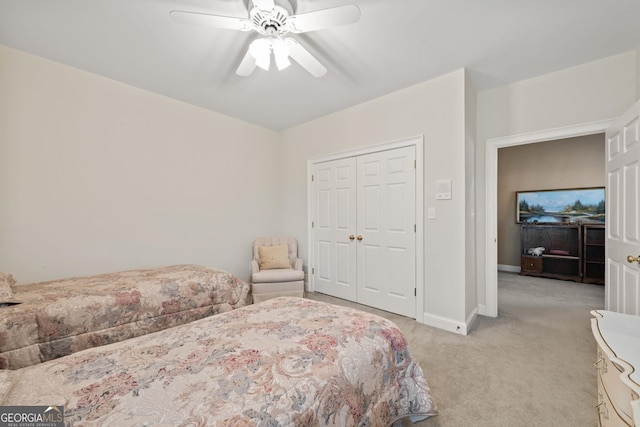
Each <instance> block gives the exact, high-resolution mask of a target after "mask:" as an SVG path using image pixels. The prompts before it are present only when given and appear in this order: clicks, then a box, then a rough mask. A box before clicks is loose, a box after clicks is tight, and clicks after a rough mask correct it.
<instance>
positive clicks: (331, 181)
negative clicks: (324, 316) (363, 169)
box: [311, 157, 357, 301]
mask: <svg viewBox="0 0 640 427" xmlns="http://www.w3.org/2000/svg"><path fill="white" fill-rule="evenodd" d="M312 174H313V182H312V183H311V194H312V200H311V209H312V218H313V224H312V228H313V231H314V238H313V245H314V247H313V257H314V260H313V261H314V262H313V268H314V272H313V274H314V287H315V290H316V291H318V292H321V293H325V294H327V295H333V296H336V297H338V298H344V299H347V300H350V301H355V300H356V274H357V272H356V243H355V232H356V159H355V158H353V157H351V158H346V159H340V160H334V161H330V162H324V163H318V164H315V165H314V166H313V168H312ZM350 237H352V238H351V239H350Z"/></svg>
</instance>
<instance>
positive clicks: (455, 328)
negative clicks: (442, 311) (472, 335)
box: [424, 313, 468, 335]
mask: <svg viewBox="0 0 640 427" xmlns="http://www.w3.org/2000/svg"><path fill="white" fill-rule="evenodd" d="M424 324H425V325H429V326H433V327H434V328H438V329H444V330H445V331H449V332H453V333H456V334H460V335H467V331H468V327H467V324H465V323H463V322H458V321H456V320H453V319H449V318H448V317H444V316H438V315H437V314H431V313H424Z"/></svg>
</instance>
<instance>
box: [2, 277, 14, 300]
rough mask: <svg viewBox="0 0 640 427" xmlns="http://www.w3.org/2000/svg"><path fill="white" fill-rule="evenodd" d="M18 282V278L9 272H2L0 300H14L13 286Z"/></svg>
mask: <svg viewBox="0 0 640 427" xmlns="http://www.w3.org/2000/svg"><path fill="white" fill-rule="evenodd" d="M15 284H16V280H15V279H14V278H13V276H12V275H10V274H9V273H0V302H2V301H11V300H13V290H11V286H13V285H15Z"/></svg>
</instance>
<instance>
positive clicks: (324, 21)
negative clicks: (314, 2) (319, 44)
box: [287, 4, 360, 33]
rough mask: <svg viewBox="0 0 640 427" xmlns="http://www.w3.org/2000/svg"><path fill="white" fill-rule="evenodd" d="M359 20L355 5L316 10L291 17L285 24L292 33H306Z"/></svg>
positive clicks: (357, 9) (358, 9)
mask: <svg viewBox="0 0 640 427" xmlns="http://www.w3.org/2000/svg"><path fill="white" fill-rule="evenodd" d="M359 19H360V8H359V7H358V6H356V5H355V4H347V5H345V6H338V7H333V8H331V9H323V10H316V11H314V12H308V13H303V14H301V15H293V16H290V17H289V19H287V24H288V25H289V28H290V29H291V32H293V33H306V32H309V31H316V30H322V29H324V28H329V27H337V26H338V25H345V24H352V23H354V22H357V21H358V20H359Z"/></svg>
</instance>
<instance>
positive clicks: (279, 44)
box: [271, 38, 291, 71]
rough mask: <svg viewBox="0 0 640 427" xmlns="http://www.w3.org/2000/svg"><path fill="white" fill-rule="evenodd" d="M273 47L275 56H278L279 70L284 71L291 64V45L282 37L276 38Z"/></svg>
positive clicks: (277, 64)
mask: <svg viewBox="0 0 640 427" xmlns="http://www.w3.org/2000/svg"><path fill="white" fill-rule="evenodd" d="M271 47H272V48H273V56H275V58H276V66H277V67H278V70H280V71H282V70H284V69H285V68H287V67H288V66H289V65H291V61H289V46H288V45H287V43H286V42H285V41H284V40H282V39H280V38H277V39H274V40H273V43H272V44H271Z"/></svg>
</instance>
